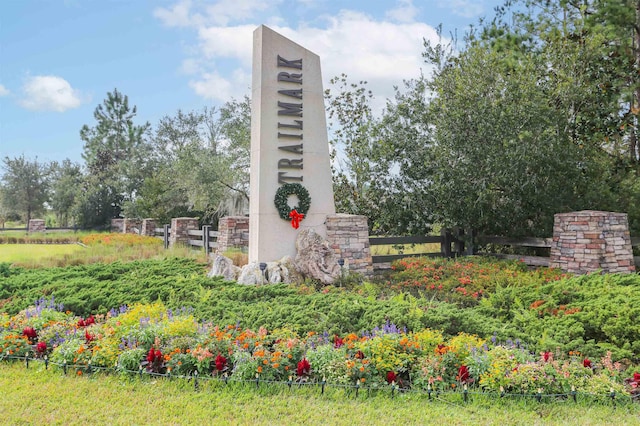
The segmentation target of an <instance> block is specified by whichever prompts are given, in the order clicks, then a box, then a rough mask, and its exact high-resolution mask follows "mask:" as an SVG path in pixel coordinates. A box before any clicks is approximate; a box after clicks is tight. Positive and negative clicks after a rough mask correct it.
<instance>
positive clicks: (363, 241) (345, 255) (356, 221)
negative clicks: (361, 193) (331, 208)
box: [326, 214, 373, 277]
mask: <svg viewBox="0 0 640 426" xmlns="http://www.w3.org/2000/svg"><path fill="white" fill-rule="evenodd" d="M326 226H327V241H329V245H330V246H331V248H332V249H333V250H334V252H335V254H336V255H337V256H338V258H340V259H344V267H345V268H348V270H349V271H350V272H357V273H359V274H362V275H364V276H366V277H370V276H372V275H373V259H372V257H371V247H370V245H369V226H368V223H367V217H366V216H359V215H348V214H335V215H329V216H327V220H326Z"/></svg>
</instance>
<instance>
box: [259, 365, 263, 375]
mask: <svg viewBox="0 0 640 426" xmlns="http://www.w3.org/2000/svg"><path fill="white" fill-rule="evenodd" d="M258 373H262V366H261V365H260V366H258Z"/></svg>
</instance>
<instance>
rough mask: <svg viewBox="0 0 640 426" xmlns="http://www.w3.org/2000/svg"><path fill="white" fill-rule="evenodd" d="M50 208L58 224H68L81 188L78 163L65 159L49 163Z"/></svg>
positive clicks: (80, 173) (81, 178)
mask: <svg viewBox="0 0 640 426" xmlns="http://www.w3.org/2000/svg"><path fill="white" fill-rule="evenodd" d="M51 172H52V174H51V190H52V194H51V208H52V209H53V211H54V213H55V215H56V220H57V222H58V224H59V225H60V226H63V227H65V226H69V220H70V219H71V218H72V215H73V207H74V205H75V203H76V198H77V195H78V193H79V191H80V189H81V188H82V182H83V175H82V168H81V166H80V165H79V164H77V163H73V162H72V161H71V160H69V159H65V160H63V161H62V163H57V162H53V163H52V164H51Z"/></svg>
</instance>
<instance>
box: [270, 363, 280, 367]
mask: <svg viewBox="0 0 640 426" xmlns="http://www.w3.org/2000/svg"><path fill="white" fill-rule="evenodd" d="M272 367H273V368H278V367H280V364H278V363H277V362H276V363H275V364H273V366H272Z"/></svg>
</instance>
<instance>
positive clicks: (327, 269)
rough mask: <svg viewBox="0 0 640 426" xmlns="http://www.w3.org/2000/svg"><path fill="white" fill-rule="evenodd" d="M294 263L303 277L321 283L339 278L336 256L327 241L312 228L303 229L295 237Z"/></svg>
mask: <svg viewBox="0 0 640 426" xmlns="http://www.w3.org/2000/svg"><path fill="white" fill-rule="evenodd" d="M296 250H297V254H296V260H295V264H296V267H297V269H298V271H300V273H302V275H304V276H305V277H309V278H314V279H316V280H319V281H320V282H321V283H323V284H325V285H328V284H333V283H334V282H335V281H336V280H337V279H338V278H340V265H338V258H337V256H336V254H335V253H334V252H333V249H331V247H330V246H329V242H328V241H327V240H325V239H324V238H322V236H321V235H320V234H318V233H317V232H315V231H314V230H313V229H305V230H303V231H302V232H300V234H298V238H297V239H296Z"/></svg>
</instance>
